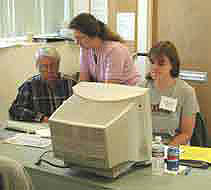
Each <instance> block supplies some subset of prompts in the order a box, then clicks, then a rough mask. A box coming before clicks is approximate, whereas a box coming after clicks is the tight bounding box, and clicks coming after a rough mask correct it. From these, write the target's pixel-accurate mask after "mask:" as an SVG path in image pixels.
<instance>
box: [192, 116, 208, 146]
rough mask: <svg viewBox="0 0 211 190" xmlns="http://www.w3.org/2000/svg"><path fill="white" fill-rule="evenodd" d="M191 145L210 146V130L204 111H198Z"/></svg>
mask: <svg viewBox="0 0 211 190" xmlns="http://www.w3.org/2000/svg"><path fill="white" fill-rule="evenodd" d="M190 145H191V146H200V147H208V130H207V126H206V122H205V119H204V116H203V115H202V113H200V112H198V113H196V121H195V128H194V129H193V134H192V137H191V140H190Z"/></svg>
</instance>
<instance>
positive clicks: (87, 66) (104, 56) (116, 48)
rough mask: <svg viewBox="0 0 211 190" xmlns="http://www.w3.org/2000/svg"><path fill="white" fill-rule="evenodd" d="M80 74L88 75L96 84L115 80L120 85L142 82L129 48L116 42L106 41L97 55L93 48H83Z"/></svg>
mask: <svg viewBox="0 0 211 190" xmlns="http://www.w3.org/2000/svg"><path fill="white" fill-rule="evenodd" d="M94 54H95V55H96V56H95V55H94ZM95 59H96V61H95ZM80 72H85V73H88V75H89V76H90V77H91V78H92V79H93V80H94V81H96V82H105V81H108V80H113V81H117V82H118V83H120V84H126V85H136V84H137V83H138V82H139V80H140V74H139V72H138V70H137V68H136V66H135V64H134V63H133V61H132V58H131V56H130V54H129V51H128V48H127V47H126V46H125V45H124V44H122V43H120V42H114V41H105V42H104V43H103V45H102V46H101V47H100V48H98V49H96V52H95V53H94V49H92V48H90V49H85V48H82V49H81V59H80Z"/></svg>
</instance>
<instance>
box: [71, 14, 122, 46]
mask: <svg viewBox="0 0 211 190" xmlns="http://www.w3.org/2000/svg"><path fill="white" fill-rule="evenodd" d="M69 28H70V29H75V30H79V31H80V32H81V33H84V34H86V35H87V36H89V37H90V38H94V37H99V38H100V39H102V40H103V41H119V42H124V40H123V39H122V38H121V36H120V35H118V34H117V33H115V32H112V31H111V30H110V29H109V28H108V27H107V25H106V24H104V23H103V22H101V21H99V20H98V19H96V18H95V17H94V16H93V15H91V14H89V13H81V14H79V15H77V16H76V17H75V18H73V20H72V21H71V22H70V24H69Z"/></svg>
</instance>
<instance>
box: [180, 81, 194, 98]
mask: <svg viewBox="0 0 211 190" xmlns="http://www.w3.org/2000/svg"><path fill="white" fill-rule="evenodd" d="M176 85H177V88H178V89H180V90H181V91H182V92H183V93H185V94H190V93H191V94H192V93H195V89H194V88H193V87H192V86H191V85H190V84H188V83H187V82H186V81H184V80H182V79H179V78H178V79H177V80H176Z"/></svg>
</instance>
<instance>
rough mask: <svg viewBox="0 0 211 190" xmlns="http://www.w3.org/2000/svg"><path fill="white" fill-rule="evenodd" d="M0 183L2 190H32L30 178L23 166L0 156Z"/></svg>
mask: <svg viewBox="0 0 211 190" xmlns="http://www.w3.org/2000/svg"><path fill="white" fill-rule="evenodd" d="M0 182H1V184H0V186H1V188H2V189H3V190H33V186H32V181H31V178H30V176H29V175H28V173H27V172H26V171H25V169H24V168H23V166H22V165H21V164H19V163H18V162H17V161H15V160H12V159H9V158H7V157H3V156H0ZM2 189H1V190H2Z"/></svg>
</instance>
